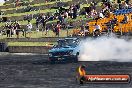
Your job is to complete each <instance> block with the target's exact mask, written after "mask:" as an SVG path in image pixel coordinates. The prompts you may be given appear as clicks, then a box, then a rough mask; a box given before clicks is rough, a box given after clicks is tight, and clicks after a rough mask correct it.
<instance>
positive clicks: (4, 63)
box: [0, 54, 132, 88]
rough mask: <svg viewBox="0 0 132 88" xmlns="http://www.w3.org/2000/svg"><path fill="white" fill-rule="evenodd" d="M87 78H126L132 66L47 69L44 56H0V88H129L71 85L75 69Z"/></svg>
mask: <svg viewBox="0 0 132 88" xmlns="http://www.w3.org/2000/svg"><path fill="white" fill-rule="evenodd" d="M80 64H85V65H86V67H87V69H86V70H87V73H88V74H130V76H132V62H109V61H100V62H79V63H63V64H54V65H51V64H49V63H47V56H46V55H11V54H9V55H0V88H132V82H130V83H128V84H84V85H80V84H78V83H77V82H76V81H75V74H76V68H77V67H78V66H79V65H80Z"/></svg>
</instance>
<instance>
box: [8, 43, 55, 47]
mask: <svg viewBox="0 0 132 88" xmlns="http://www.w3.org/2000/svg"><path fill="white" fill-rule="evenodd" d="M55 44H57V42H8V46H53V45H55Z"/></svg>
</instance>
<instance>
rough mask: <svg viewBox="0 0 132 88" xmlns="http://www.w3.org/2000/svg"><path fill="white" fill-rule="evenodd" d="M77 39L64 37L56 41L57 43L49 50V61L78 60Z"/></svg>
mask: <svg viewBox="0 0 132 88" xmlns="http://www.w3.org/2000/svg"><path fill="white" fill-rule="evenodd" d="M78 44H79V39H77V38H65V39H60V40H58V41H57V45H55V46H53V48H52V49H51V50H49V61H50V63H55V62H78V55H79V49H78Z"/></svg>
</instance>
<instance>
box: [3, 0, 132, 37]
mask: <svg viewBox="0 0 132 88" xmlns="http://www.w3.org/2000/svg"><path fill="white" fill-rule="evenodd" d="M46 2H48V0H47V1H46ZM81 4H82V3H81V2H78V3H76V4H72V5H70V6H69V7H68V8H65V7H63V6H59V7H57V8H58V9H57V10H56V12H55V13H52V14H50V13H47V14H38V15H35V16H32V18H30V15H28V14H27V15H26V16H25V17H24V20H27V21H28V24H27V25H26V33H28V34H29V36H30V37H31V32H32V30H33V29H34V28H35V30H36V31H37V32H39V31H42V32H45V35H47V32H48V30H52V31H53V32H54V33H55V35H56V36H59V34H60V31H61V30H62V29H64V30H65V29H67V28H74V25H73V23H72V22H68V21H67V20H68V19H76V18H77V17H78V16H79V15H81ZM131 7H132V5H131V4H129V3H128V2H123V3H117V4H113V3H112V2H110V1H109V0H105V1H104V2H103V3H102V6H101V9H100V10H98V9H97V8H98V2H95V1H94V0H93V2H91V3H90V6H89V7H86V8H85V11H84V13H85V17H86V18H92V19H94V20H96V21H98V19H102V18H105V17H109V15H110V14H111V13H114V11H115V10H117V9H124V8H125V9H127V8H131ZM32 19H35V20H36V21H35V26H33V24H32V23H31V20H32ZM54 20H57V22H56V23H53V24H49V25H47V22H48V21H54ZM128 21H129V18H128V16H127V15H124V19H123V20H122V22H121V23H127V22H128ZM117 23H118V20H117V18H116V17H115V16H114V18H113V19H112V20H111V21H110V22H108V23H107V24H106V25H107V26H108V29H113V28H114V25H115V24H117ZM109 25H110V26H109ZM40 26H41V27H42V28H40ZM94 26H95V30H101V28H100V25H97V24H95V25H94ZM5 28H6V30H7V31H6V33H7V37H11V36H12V35H13V34H16V35H19V32H20V31H17V30H18V29H21V28H20V24H19V23H18V22H17V21H16V22H14V23H10V24H9V23H8V22H6V25H5ZM80 28H81V31H84V32H85V31H86V32H88V29H89V25H88V24H86V25H85V24H83V25H81V26H80ZM95 30H94V31H95ZM22 32H23V35H24V31H23V30H22ZM18 37H19V36H18Z"/></svg>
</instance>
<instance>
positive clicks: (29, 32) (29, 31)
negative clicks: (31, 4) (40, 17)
mask: <svg viewBox="0 0 132 88" xmlns="http://www.w3.org/2000/svg"><path fill="white" fill-rule="evenodd" d="M31 32H32V24H31V23H30V21H28V24H27V33H28V34H29V37H30V38H31Z"/></svg>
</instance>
